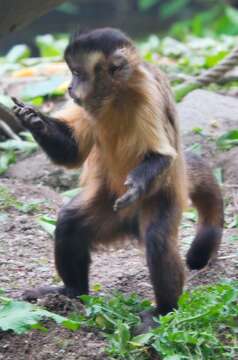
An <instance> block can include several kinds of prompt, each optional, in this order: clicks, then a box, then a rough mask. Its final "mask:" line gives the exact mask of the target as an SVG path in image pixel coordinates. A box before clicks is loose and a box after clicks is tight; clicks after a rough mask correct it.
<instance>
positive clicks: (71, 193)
mask: <svg viewBox="0 0 238 360" xmlns="http://www.w3.org/2000/svg"><path fill="white" fill-rule="evenodd" d="M80 190H81V189H80V188H75V189H71V190H67V191H64V192H62V193H61V195H62V196H65V197H68V198H70V199H71V198H73V197H74V196H76V195H78V194H79V192H80Z"/></svg>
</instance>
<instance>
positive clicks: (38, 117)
mask: <svg viewBox="0 0 238 360" xmlns="http://www.w3.org/2000/svg"><path fill="white" fill-rule="evenodd" d="M13 101H14V102H15V104H16V106H15V107H14V108H13V111H14V113H15V115H16V116H17V117H18V119H19V120H20V121H21V122H22V124H23V126H24V127H26V128H27V129H28V130H30V131H31V133H32V134H33V136H34V138H35V140H36V141H37V142H38V143H39V145H40V146H41V147H42V149H43V150H44V151H45V152H46V154H47V155H48V156H49V157H50V159H51V160H52V161H53V162H55V163H57V164H59V165H64V166H66V167H70V168H71V167H78V166H80V165H81V164H82V162H83V161H84V160H85V159H86V157H87V156H88V154H89V152H90V150H91V148H92V145H93V138H92V133H91V127H90V124H89V122H88V119H87V113H86V112H85V111H84V109H82V108H81V107H79V106H77V105H74V104H71V105H70V106H66V107H65V109H63V110H61V111H59V112H57V113H55V114H54V117H49V116H47V115H45V114H43V113H41V112H40V111H39V110H37V109H35V108H34V107H32V106H29V105H25V104H23V103H20V102H19V101H18V100H17V99H14V98H13Z"/></svg>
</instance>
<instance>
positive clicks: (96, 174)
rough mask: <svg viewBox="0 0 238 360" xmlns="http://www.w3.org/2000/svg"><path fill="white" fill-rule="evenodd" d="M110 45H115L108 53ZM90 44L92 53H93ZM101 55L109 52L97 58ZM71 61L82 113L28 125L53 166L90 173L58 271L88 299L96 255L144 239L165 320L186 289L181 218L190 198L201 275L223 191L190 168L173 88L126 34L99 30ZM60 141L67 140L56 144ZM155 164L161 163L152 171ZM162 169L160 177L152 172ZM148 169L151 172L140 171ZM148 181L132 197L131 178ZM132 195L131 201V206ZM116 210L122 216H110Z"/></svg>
mask: <svg viewBox="0 0 238 360" xmlns="http://www.w3.org/2000/svg"><path fill="white" fill-rule="evenodd" d="M110 37H111V38H110ZM85 39H86V40H85ZM92 39H93V40H92ZM95 39H96V40H95ZM105 39H106V40H107V41H111V44H112V45H111V47H112V48H111V49H109V50H108V46H107V42H106V40H105ZM100 42H101V43H102V45H100V44H101V43H100ZM85 44H86V45H85ZM88 44H90V46H91V47H93V50H92V49H90V50H88ZM95 44H96V45H95ZM98 44H99V45H98ZM115 44H116V45H115ZM117 44H120V45H117ZM121 44H123V45H121ZM100 46H101V47H102V49H103V50H102V51H100V50H98V48H100ZM95 47H97V48H96V49H95ZM85 48H86V49H87V50H85ZM118 50H119V52H118ZM85 59H86V61H85ZM66 61H67V62H68V64H69V66H70V69H71V71H72V73H73V79H76V80H74V81H76V85H74V86H73V88H71V89H70V90H71V96H72V97H73V98H74V99H75V101H76V102H78V94H79V92H80V94H81V93H82V89H83V88H84V89H86V95H85V94H84V99H83V105H84V107H81V106H80V105H79V104H78V103H77V104H74V103H71V104H69V105H68V106H67V107H66V108H65V109H63V110H62V111H59V112H57V113H55V114H54V118H53V119H52V118H51V119H47V118H44V116H43V115H39V113H38V114H36V113H34V111H33V112H31V111H30V110H29V113H31V116H30V117H31V120H30V125H29V123H28V127H29V128H30V129H31V131H32V132H33V135H34V136H35V137H36V139H37V141H39V143H40V144H41V146H42V147H43V149H45V151H46V152H47V153H48V154H49V156H50V157H51V158H52V159H53V161H55V162H59V163H61V164H64V165H65V166H68V167H79V166H81V165H82V164H84V165H83V166H84V167H83V173H82V175H81V185H82V187H83V190H82V191H81V193H80V195H79V196H78V197H76V198H75V199H74V200H73V201H72V202H71V203H70V204H69V205H67V206H66V208H63V210H62V211H61V213H60V216H59V219H58V225H57V228H56V248H55V259H56V267H57V270H58V272H59V274H60V276H61V277H62V279H63V281H64V284H65V289H66V290H67V289H70V291H71V292H70V291H68V293H69V294H72V293H73V294H80V293H84V292H88V282H87V277H88V271H89V262H90V253H89V249H90V248H93V247H94V245H95V244H98V243H100V244H101V243H104V244H108V243H111V242H113V241H115V240H117V239H118V238H123V237H126V236H128V235H133V236H137V237H138V238H139V240H140V241H141V242H142V243H144V244H145V246H146V252H147V262H148V266H149V270H150V276H151V280H152V284H153V287H154V291H155V296H156V302H157V311H158V312H159V313H161V314H165V313H167V312H168V311H171V310H172V309H173V308H174V307H176V306H177V300H178V297H179V295H180V294H181V292H182V288H183V282H184V271H183V264H182V261H181V258H180V255H179V251H178V243H177V239H178V228H179V223H180V221H181V216H182V211H183V209H184V208H185V207H186V205H187V200H188V198H189V196H190V198H191V200H192V201H193V204H194V206H195V207H196V208H197V209H198V212H199V227H198V232H197V235H196V237H195V240H194V242H193V244H192V246H191V249H190V250H189V252H188V255H187V264H188V266H189V267H190V268H201V267H203V266H205V265H206V264H207V263H208V261H209V260H210V259H211V258H212V257H214V256H215V254H216V252H217V250H218V247H219V244H220V240H221V236H222V228H223V202H222V197H221V193H220V190H219V187H218V185H217V184H216V181H215V179H214V177H213V175H212V173H211V170H210V169H209V167H208V166H207V165H206V164H205V163H204V161H202V160H201V159H199V158H197V157H196V156H194V155H189V154H188V155H187V156H186V162H185V160H184V154H183V151H182V149H181V143H180V131H179V124H178V117H177V112H176V108H175V103H174V100H173V97H172V94H171V90H170V87H169V84H168V82H167V79H166V77H165V76H164V74H163V73H161V72H160V71H159V70H158V68H157V67H155V66H153V65H149V64H145V63H144V62H143V61H142V59H141V58H140V56H139V54H138V52H137V51H136V49H135V47H134V45H133V44H132V42H131V41H130V40H129V39H128V38H126V37H125V35H124V34H122V33H120V32H118V31H117V30H116V31H115V30H113V29H102V30H99V31H98V32H97V31H94V32H92V33H89V35H87V34H86V38H84V36H82V37H79V40H77V39H76V40H74V41H73V44H72V45H70V46H69V47H68V49H67V50H66ZM118 62H119V66H118ZM78 65H80V67H78ZM98 66H99V67H100V71H99V72H98V71H97V70H96V69H97V68H98ZM112 66H114V68H113V67H112ZM82 69H83V70H82ZM85 69H86V70H85ZM115 69H116V70H115ZM114 70H115V71H114ZM79 72H81V73H80V74H79ZM82 79H88V80H87V81H86V80H83V81H81V80H82ZM79 80H80V81H81V82H82V85H81V87H79V86H78V83H77V81H79ZM27 111H28V110H27V109H24V106H23V107H22V106H21V105H20V108H19V107H18V108H17V109H16V110H15V112H16V114H17V115H18V116H19V118H21V119H22V121H23V122H25V123H26V122H27V121H29V120H28V119H27V116H28V115H27ZM37 116H38V118H37ZM39 117H40V118H41V120H42V124H43V123H44V126H43V125H42V128H44V131H45V132H43V130H41V133H39V131H38V132H37V130H34V118H35V119H38V121H39ZM56 124H57V126H56ZM25 126H26V125H25ZM54 126H55V129H56V130H57V132H58V135H54V133H53V131H52V130H51V135H49V134H50V129H53V127H54ZM47 129H48V130H47ZM69 130H70V136H71V140H70V137H69V135H68V132H69ZM46 134H48V135H46ZM65 134H66V135H67V136H66V135H65ZM63 135H64V137H63ZM47 136H48V140H47V139H46V137H47ZM61 136H62V139H63V140H62V139H60V140H59V138H60V137H61ZM57 141H58V143H59V144H62V146H64V144H68V146H69V144H70V141H71V148H70V149H71V150H72V151H71V153H72V154H71V153H70V154H71V155H69V153H68V155H67V156H66V160H67V161H66V160H65V161H64V162H63V161H62V155H61V156H58V155H59V154H58V153H57V154H56V153H55V147H54V146H55V145H54V144H56V143H57ZM58 143H57V144H58ZM52 144H53V145H54V146H53V145H52ZM60 151H62V150H60V149H59V152H60ZM62 154H63V153H62ZM151 154H153V157H151ZM71 158H72V159H71ZM154 158H155V159H157V158H158V159H157V160H155V162H153V161H154V160H153V159H154ZM151 159H152V160H151ZM156 161H157V165H156V166H158V169H159V170H156V169H157V168H154V167H155V165H147V164H152V163H153V164H156ZM141 164H144V165H146V166H147V167H144V168H143V169H146V170H143V171H141V169H142V167H141V166H142V165H141ZM144 165H143V166H144ZM135 171H137V173H135ZM156 171H158V172H156ZM138 174H139V175H138ZM151 174H152V175H151ZM153 174H154V175H153ZM148 176H149V179H150V181H147V182H148V183H149V186H145V187H144V188H143V191H141V192H138V191H137V190H136V191H137V192H133V191H134V190H135V187H132V188H130V187H129V185H128V178H129V180H131V178H133V181H134V185H135V186H136V185H137V183H139V184H140V183H141V178H142V180H143V177H145V178H147V177H148ZM152 180H153V181H152ZM126 181H127V182H126ZM125 182H126V184H125ZM134 185H133V186H134ZM147 185H148V184H147ZM128 188H129V190H128ZM128 194H129V201H128V198H127V200H125V196H127V195H128ZM132 194H133V195H132ZM135 194H136V195H135ZM116 199H117V200H116ZM118 199H119V200H118ZM115 200H116V206H115ZM113 204H114V210H117V211H113ZM118 204H120V206H121V208H120V207H119V208H118V207H117V206H118ZM135 224H137V225H138V226H137V225H135ZM136 228H137V230H135V229H136ZM77 272H79V276H78V277H77ZM82 283H83V285H82Z"/></svg>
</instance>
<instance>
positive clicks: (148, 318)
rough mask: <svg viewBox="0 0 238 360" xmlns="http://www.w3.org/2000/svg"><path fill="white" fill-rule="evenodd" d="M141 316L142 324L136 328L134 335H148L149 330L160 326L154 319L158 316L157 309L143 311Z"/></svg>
mask: <svg viewBox="0 0 238 360" xmlns="http://www.w3.org/2000/svg"><path fill="white" fill-rule="evenodd" d="M139 315H140V318H141V323H140V324H139V325H137V326H136V327H135V329H134V331H133V333H134V335H140V334H144V333H147V332H148V331H149V330H151V329H153V328H155V327H158V326H159V324H158V322H157V321H154V319H153V318H154V317H155V316H157V315H158V314H157V313H156V310H155V309H152V310H149V311H143V312H141V313H140V314H139Z"/></svg>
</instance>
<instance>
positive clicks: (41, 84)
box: [21, 76, 65, 100]
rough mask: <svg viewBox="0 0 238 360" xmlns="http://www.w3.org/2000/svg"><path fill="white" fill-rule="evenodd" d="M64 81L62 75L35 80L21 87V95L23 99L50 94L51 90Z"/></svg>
mask: <svg viewBox="0 0 238 360" xmlns="http://www.w3.org/2000/svg"><path fill="white" fill-rule="evenodd" d="M64 81H65V78H64V77H63V76H53V77H51V78H49V79H48V80H43V81H37V82H34V83H31V84H28V85H26V86H25V87H23V89H22V93H21V96H22V98H23V99H24V100H28V99H34V98H36V97H42V96H46V95H52V94H53V92H54V91H55V90H56V89H57V87H58V86H59V85H61V84H62V83H63V82H64Z"/></svg>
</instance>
